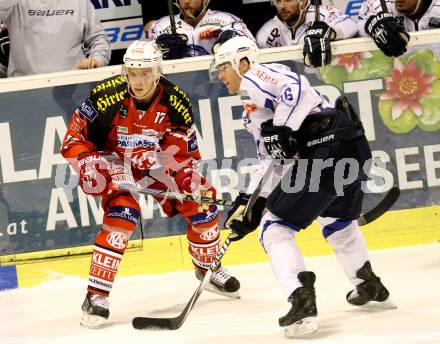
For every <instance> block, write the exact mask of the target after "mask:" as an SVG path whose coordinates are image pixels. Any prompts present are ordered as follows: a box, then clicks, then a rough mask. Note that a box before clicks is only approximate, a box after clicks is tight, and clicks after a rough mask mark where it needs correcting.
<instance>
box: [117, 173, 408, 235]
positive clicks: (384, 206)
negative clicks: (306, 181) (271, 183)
mask: <svg viewBox="0 0 440 344" xmlns="http://www.w3.org/2000/svg"><path fill="white" fill-rule="evenodd" d="M269 170H270V168H269V169H268V171H269ZM266 173H267V172H266ZM264 177H266V175H265V176H264ZM263 179H264V178H263ZM263 179H262V180H263ZM260 183H261V182H260ZM111 188H112V189H113V190H120V191H128V192H130V193H139V194H144V195H152V196H159V197H163V198H167V197H168V198H172V199H178V200H181V201H193V202H197V203H206V204H216V205H222V206H224V207H232V206H233V205H234V202H232V201H226V200H223V199H214V198H209V197H203V196H193V195H191V194H181V193H177V192H171V191H166V190H157V189H149V188H140V187H137V186H133V185H130V184H113V185H112V186H111ZM257 190H258V193H256V192H254V193H253V194H252V196H251V198H250V199H249V202H248V204H247V206H246V210H245V214H249V210H250V209H252V207H253V205H254V203H255V201H256V200H257V198H258V195H259V191H261V187H260V185H259V187H258V188H257ZM257 190H256V191H257ZM399 196H400V190H399V188H398V187H392V188H391V189H390V191H388V193H387V194H386V195H385V197H384V198H383V199H382V201H380V202H379V204H377V205H376V206H375V207H374V208H373V209H371V210H370V211H368V212H367V213H365V214H362V215H361V216H359V218H358V219H357V221H358V224H359V226H365V225H366V224H369V223H371V222H373V221H374V220H376V219H377V218H378V217H380V216H382V215H383V214H384V213H385V212H386V211H388V210H389V209H390V208H391V207H392V206H393V204H394V203H395V202H396V201H397V199H398V198H399Z"/></svg>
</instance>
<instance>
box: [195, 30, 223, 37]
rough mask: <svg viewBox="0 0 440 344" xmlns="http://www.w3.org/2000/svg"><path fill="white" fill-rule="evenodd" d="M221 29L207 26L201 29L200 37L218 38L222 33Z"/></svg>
mask: <svg viewBox="0 0 440 344" xmlns="http://www.w3.org/2000/svg"><path fill="white" fill-rule="evenodd" d="M220 32H221V30H220V29H219V28H215V27H207V28H206V29H204V30H203V31H200V33H199V38H200V39H212V38H218V36H219V35H220Z"/></svg>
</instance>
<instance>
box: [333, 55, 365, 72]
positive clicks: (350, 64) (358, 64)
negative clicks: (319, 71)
mask: <svg viewBox="0 0 440 344" xmlns="http://www.w3.org/2000/svg"><path fill="white" fill-rule="evenodd" d="M372 57H373V55H372V54H371V53H370V52H368V51H362V52H358V53H350V54H339V55H336V56H334V58H333V60H332V62H331V65H332V66H342V67H344V68H345V70H346V71H347V73H348V74H353V71H354V70H360V69H362V61H363V60H366V59H370V58H372Z"/></svg>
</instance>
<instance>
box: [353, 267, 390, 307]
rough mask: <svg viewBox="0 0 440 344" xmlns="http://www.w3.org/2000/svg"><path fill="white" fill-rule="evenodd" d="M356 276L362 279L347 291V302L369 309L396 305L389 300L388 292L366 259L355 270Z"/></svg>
mask: <svg viewBox="0 0 440 344" xmlns="http://www.w3.org/2000/svg"><path fill="white" fill-rule="evenodd" d="M356 277H357V278H360V279H362V280H364V281H365V282H362V283H361V284H359V285H357V286H356V289H354V290H351V291H349V292H348V294H347V296H346V298H347V302H348V303H349V304H351V305H354V306H362V307H363V308H371V309H395V308H397V306H396V305H395V303H394V302H392V301H391V300H390V293H389V292H388V290H387V288H385V286H384V285H383V284H382V282H381V281H380V278H379V277H377V276H376V275H375V274H374V272H373V270H372V269H371V264H370V262H369V261H366V262H365V264H364V265H363V266H362V267H361V268H360V269H359V270H358V271H357V273H356Z"/></svg>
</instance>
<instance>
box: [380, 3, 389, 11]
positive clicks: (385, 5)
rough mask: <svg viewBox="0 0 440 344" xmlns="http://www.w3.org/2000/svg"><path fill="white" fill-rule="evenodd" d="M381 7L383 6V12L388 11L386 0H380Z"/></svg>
mask: <svg viewBox="0 0 440 344" xmlns="http://www.w3.org/2000/svg"><path fill="white" fill-rule="evenodd" d="M380 7H382V12H384V13H388V7H387V3H386V2H385V0H380Z"/></svg>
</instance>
